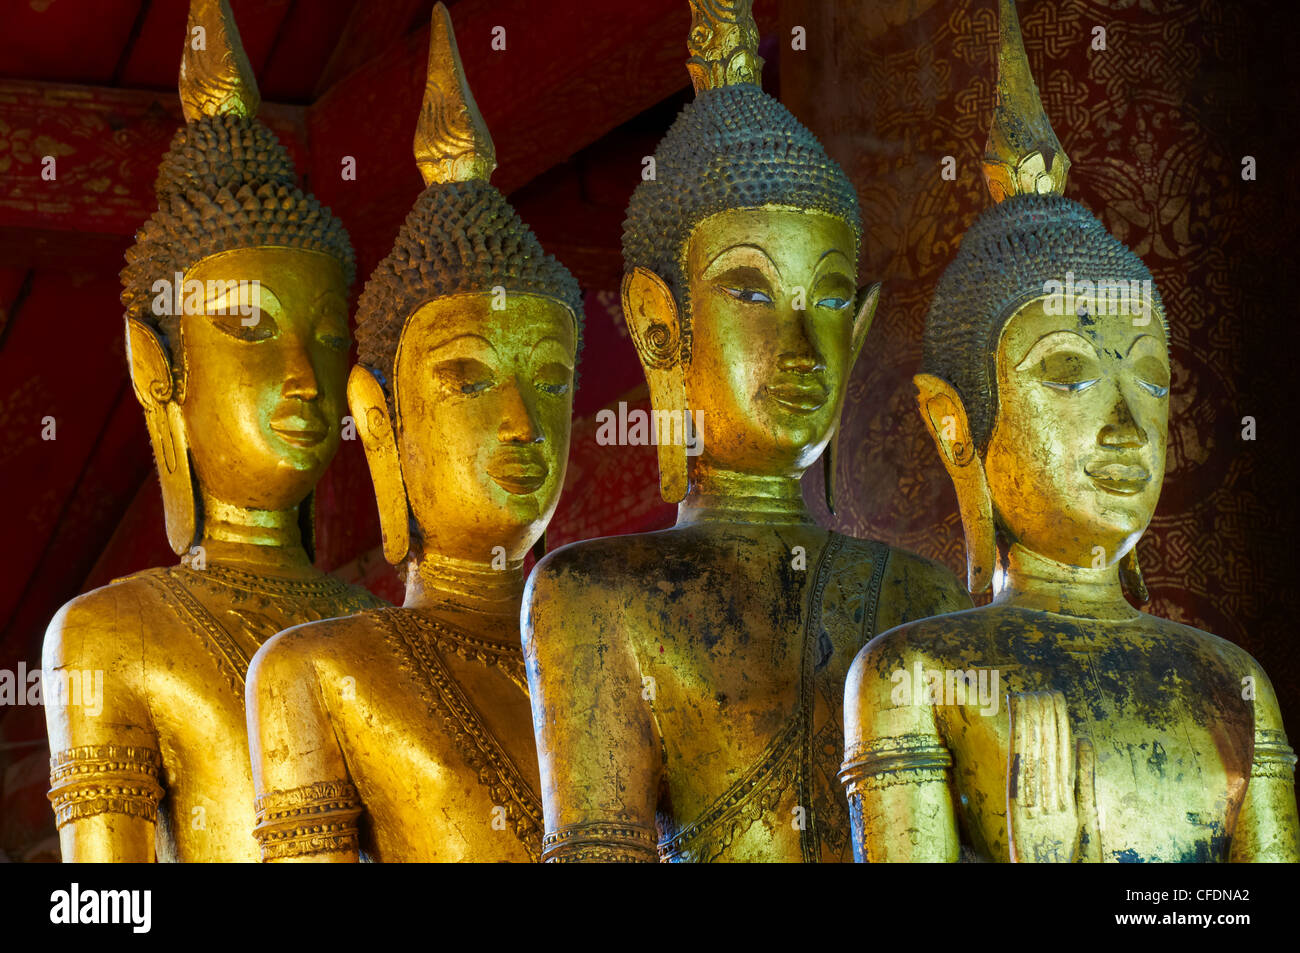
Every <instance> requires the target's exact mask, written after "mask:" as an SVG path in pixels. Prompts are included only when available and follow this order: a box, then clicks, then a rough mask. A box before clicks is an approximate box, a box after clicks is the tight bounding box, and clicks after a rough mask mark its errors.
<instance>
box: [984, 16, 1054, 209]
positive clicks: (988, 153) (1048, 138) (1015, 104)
mask: <svg viewBox="0 0 1300 953" xmlns="http://www.w3.org/2000/svg"><path fill="white" fill-rule="evenodd" d="M998 7H999V14H998V98H997V104H996V105H995V106H994V108H993V125H992V127H991V128H990V129H989V138H988V142H987V144H986V145H985V146H984V164H983V165H984V181H985V182H986V183H987V184H988V189H989V194H990V195H992V196H993V201H994V202H1001V201H1002V200H1003V199H1006V198H1009V197H1010V196H1012V195H1024V194H1029V195H1062V194H1064V192H1065V176H1066V173H1067V172H1069V170H1070V160H1069V159H1068V158H1067V157H1066V155H1065V151H1064V150H1063V149H1062V148H1061V142H1060V140H1059V139H1057V138H1056V133H1055V132H1053V131H1052V125H1051V123H1050V122H1048V120H1047V113H1046V112H1045V111H1044V110H1043V101H1042V100H1041V99H1040V98H1039V95H1038V87H1037V86H1036V85H1035V84H1034V77H1033V74H1032V73H1031V72H1030V71H1029V57H1028V56H1027V55H1026V53H1025V43H1024V40H1023V39H1022V38H1021V35H1020V18H1019V17H1018V16H1017V15H1016V2H1015V0H998Z"/></svg>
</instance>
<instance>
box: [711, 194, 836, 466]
mask: <svg viewBox="0 0 1300 953" xmlns="http://www.w3.org/2000/svg"><path fill="white" fill-rule="evenodd" d="M686 273H687V276H688V281H689V286H690V325H691V335H692V343H691V360H690V366H689V367H688V368H687V371H686V403H687V407H688V408H689V409H690V410H691V411H692V412H696V413H699V412H702V413H703V416H704V442H703V453H702V457H701V459H703V460H704V461H705V462H706V463H707V464H708V465H710V466H712V467H716V468H721V469H726V470H732V471H735V472H740V473H753V474H763V475H773V476H778V475H779V476H798V475H799V474H800V473H802V472H803V471H804V470H805V469H807V468H808V467H809V466H810V465H811V464H812V463H813V461H815V460H816V459H817V457H818V456H819V455H820V454H821V452H822V450H823V448H824V447H825V446H826V444H827V442H828V441H829V440H830V438H831V436H832V435H833V428H834V426H835V423H836V421H837V420H838V419H839V412H840V405H841V403H842V402H843V400H844V389H845V385H846V382H847V380H848V376H849V372H850V371H851V369H852V368H851V360H852V344H851V339H852V332H853V319H854V310H853V303H854V296H855V291H856V287H857V285H856V264H855V261H854V239H853V231H852V229H850V228H849V226H848V225H847V224H845V223H844V222H842V221H840V220H839V219H837V218H833V217H832V216H829V215H823V214H820V213H814V212H803V211H797V210H793V209H786V208H774V207H765V208H757V209H738V210H728V211H724V212H718V213H716V214H714V215H712V216H710V217H709V218H706V219H705V220H704V221H702V222H700V224H699V225H697V226H696V227H695V229H694V230H693V231H692V233H691V236H690V238H689V240H688V242H687V248H686Z"/></svg>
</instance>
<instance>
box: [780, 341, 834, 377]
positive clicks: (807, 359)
mask: <svg viewBox="0 0 1300 953" xmlns="http://www.w3.org/2000/svg"><path fill="white" fill-rule="evenodd" d="M776 364H777V367H779V368H780V369H781V370H783V371H793V372H794V373H796V374H815V373H817V372H818V371H824V370H826V364H825V363H824V362H823V361H822V359H821V355H819V354H818V353H817V352H816V351H814V350H813V349H812V346H811V345H809V346H808V347H807V348H801V349H799V350H797V351H785V352H783V353H782V354H781V355H780V357H778V358H777V359H776Z"/></svg>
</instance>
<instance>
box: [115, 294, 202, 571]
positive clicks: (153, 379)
mask: <svg viewBox="0 0 1300 953" xmlns="http://www.w3.org/2000/svg"><path fill="white" fill-rule="evenodd" d="M126 352H127V363H128V365H129V366H130V369H131V388H132V389H133V390H134V391H135V397H136V400H138V401H139V402H140V406H141V407H143V408H144V417H145V424H146V425H147V426H148V428H149V442H150V444H152V446H153V454H154V460H155V461H156V462H157V465H158V483H159V485H160V486H161V487H162V495H163V517H164V520H165V522H166V525H167V542H168V544H169V545H170V546H171V548H172V552H174V553H176V555H178V556H183V555H185V554H186V553H188V552H189V551H190V549H191V547H193V546H194V544H195V543H196V542H197V541H198V535H199V504H198V493H197V491H196V487H195V485H194V473H193V470H192V468H191V466H190V451H189V439H188V436H187V434H186V432H185V420H184V418H183V417H182V415H181V409H180V405H179V404H177V402H176V400H175V397H176V392H175V387H174V386H173V382H172V365H171V358H170V357H168V355H167V349H166V347H165V346H164V345H163V342H162V340H161V339H160V338H159V337H158V335H157V334H156V333H155V332H154V330H153V328H151V327H149V326H148V325H147V324H145V323H144V322H143V321H141V320H139V319H138V318H127V319H126Z"/></svg>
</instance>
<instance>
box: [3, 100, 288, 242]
mask: <svg viewBox="0 0 1300 953" xmlns="http://www.w3.org/2000/svg"><path fill="white" fill-rule="evenodd" d="M262 118H263V119H264V120H265V121H266V122H267V124H268V125H269V126H270V127H271V128H272V129H273V130H275V132H276V134H277V135H279V137H280V140H281V141H282V142H284V144H285V146H286V148H288V149H289V152H290V154H291V155H293V156H294V158H295V160H296V161H298V162H299V164H300V165H301V163H302V160H303V158H304V156H305V151H306V150H305V146H304V144H305V142H306V134H305V128H306V124H305V113H304V110H303V108H302V107H298V106H279V105H275V104H268V105H265V106H263V108H262ZM0 119H3V133H2V135H3V139H4V142H3V146H4V148H3V149H0V266H10V267H13V266H19V267H31V266H33V265H37V264H44V263H46V262H51V263H53V262H57V261H59V260H62V261H65V262H66V261H74V262H75V261H78V260H94V261H96V262H99V261H102V260H104V259H105V257H106V256H120V253H121V250H122V248H123V247H124V246H125V243H126V242H128V241H129V240H130V237H131V236H132V235H134V234H135V231H136V229H138V228H139V227H140V225H141V224H143V223H144V221H145V219H147V218H148V217H149V216H150V215H152V214H153V212H154V210H155V209H156V208H157V200H156V199H155V198H154V192H153V183H154V180H155V179H156V178H157V175H158V164H159V162H161V161H162V157H163V154H164V153H165V152H166V151H167V147H168V145H169V144H170V143H171V139H172V136H173V135H174V134H175V132H176V130H177V129H179V128H180V126H181V123H182V121H183V120H182V118H181V111H180V102H179V100H178V99H177V97H176V95H175V93H171V92H168V93H162V92H144V91H138V90H126V89H109V88H106V87H96V86H74V85H67V84H57V83H34V82H26V81H22V80H0ZM46 156H52V157H53V158H54V177H53V178H52V179H46V178H43V177H42V170H43V169H44V168H45V167H46V164H45V157H46ZM119 260H120V259H119Z"/></svg>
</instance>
